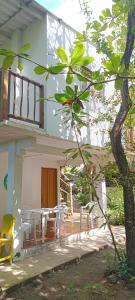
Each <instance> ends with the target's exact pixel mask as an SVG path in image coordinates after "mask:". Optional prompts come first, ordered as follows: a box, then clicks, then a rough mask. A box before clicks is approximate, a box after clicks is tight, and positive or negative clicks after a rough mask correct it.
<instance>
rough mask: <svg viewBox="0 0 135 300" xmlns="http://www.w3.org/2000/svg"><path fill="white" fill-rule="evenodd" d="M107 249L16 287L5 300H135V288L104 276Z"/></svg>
mask: <svg viewBox="0 0 135 300" xmlns="http://www.w3.org/2000/svg"><path fill="white" fill-rule="evenodd" d="M110 252H112V250H110V249H104V250H101V251H100V252H95V253H93V254H89V255H87V256H85V257H84V258H83V259H81V260H77V261H76V262H73V263H70V264H67V265H64V266H62V267H59V269H58V270H57V271H52V272H49V273H48V274H45V275H40V276H38V278H36V279H33V280H32V281H31V282H30V283H27V284H25V285H23V286H20V287H18V288H16V289H15V290H14V291H12V292H11V293H10V294H8V295H7V296H6V297H5V298H4V299H5V300H11V299H12V300H43V299H49V300H55V299H57V300H127V299H128V300H131V299H132V300H135V288H134V287H133V285H132V287H131V286H130V289H129V287H128V288H127V287H126V286H125V285H124V284H122V283H120V282H119V283H117V284H110V283H108V282H107V280H106V278H105V277H104V271H105V269H106V263H107V262H106V261H107V257H108V254H109V253H110Z"/></svg>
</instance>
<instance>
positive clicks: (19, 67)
mask: <svg viewBox="0 0 135 300" xmlns="http://www.w3.org/2000/svg"><path fill="white" fill-rule="evenodd" d="M18 69H19V70H20V72H21V71H22V70H23V63H22V59H21V57H18Z"/></svg>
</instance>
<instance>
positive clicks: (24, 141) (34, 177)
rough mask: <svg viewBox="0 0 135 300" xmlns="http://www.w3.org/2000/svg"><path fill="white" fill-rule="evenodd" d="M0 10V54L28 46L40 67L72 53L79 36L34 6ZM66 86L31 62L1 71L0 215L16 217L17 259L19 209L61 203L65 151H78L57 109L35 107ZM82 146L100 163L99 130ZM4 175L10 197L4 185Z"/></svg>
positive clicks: (27, 1) (16, 0)
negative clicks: (60, 49) (64, 51)
mask: <svg viewBox="0 0 135 300" xmlns="http://www.w3.org/2000/svg"><path fill="white" fill-rule="evenodd" d="M0 4H1V5H0V48H7V49H12V50H15V51H18V52H19V50H20V48H21V47H22V46H23V45H24V44H25V43H28V42H29V43H30V44H31V47H32V51H31V53H32V60H33V61H36V62H38V63H39V64H41V65H52V64H54V62H55V61H56V60H57V57H56V54H55V53H56V49H57V47H58V46H59V45H61V46H64V47H65V48H66V49H67V50H68V51H70V50H71V48H72V43H73V40H74V37H75V34H76V31H75V30H74V29H73V28H71V27H70V26H69V25H67V24H65V23H64V22H63V20H62V19H59V18H57V17H56V16H55V15H53V14H52V13H50V12H49V11H47V10H46V9H45V8H43V7H42V6H40V5H39V4H38V3H37V2H36V1H34V0H23V1H22V0H10V1H4V0H2V1H1V3H0ZM89 49H90V45H89V44H88V51H89ZM64 85H65V78H64V75H58V76H57V77H53V76H52V77H50V78H49V80H48V81H47V82H46V81H45V79H44V77H43V76H42V77H41V76H37V75H35V73H34V72H33V64H32V63H31V62H29V61H27V60H24V69H23V71H22V73H21V74H20V73H17V69H16V65H14V66H13V69H12V71H11V70H10V71H3V70H2V69H1V71H0V203H1V205H0V212H1V214H3V213H6V212H10V213H12V214H14V215H15V216H16V220H17V222H16V237H15V243H14V248H15V250H14V251H15V253H16V252H17V251H21V250H20V247H21V246H20V239H21V238H20V233H21V226H20V224H21V217H20V211H21V209H22V208H33V209H34V208H41V207H53V206H55V205H56V204H57V203H59V201H60V167H61V166H63V165H65V161H66V157H65V155H64V154H63V151H64V150H65V149H67V148H72V147H76V141H75V137H74V134H73V132H72V131H71V130H69V129H67V130H64V129H63V124H62V116H61V115H60V114H58V115H57V116H56V113H57V109H58V108H59V105H58V104H57V103H55V102H54V101H51V100H50V101H45V102H38V101H37V99H38V98H39V97H45V98H47V99H48V98H49V96H53V94H54V93H55V92H56V91H59V90H62V89H63V87H64ZM97 105H98V104H96V103H92V104H91V103H90V105H89V107H90V109H91V110H92V111H93V112H94V111H96V109H97ZM82 142H83V143H84V142H87V143H90V145H91V153H92V154H93V163H95V164H96V163H97V162H98V163H99V162H100V163H101V162H102V161H103V151H102V146H103V142H104V137H103V136H101V134H100V133H98V128H96V127H95V128H94V127H93V128H88V129H85V130H84V131H83V132H82ZM6 174H8V185H7V191H6V190H5V188H4V185H3V180H4V177H5V175H6ZM100 188H101V189H102V183H101V186H100ZM101 189H100V192H101ZM102 196H103V199H104V194H102V193H101V194H100V197H101V201H102Z"/></svg>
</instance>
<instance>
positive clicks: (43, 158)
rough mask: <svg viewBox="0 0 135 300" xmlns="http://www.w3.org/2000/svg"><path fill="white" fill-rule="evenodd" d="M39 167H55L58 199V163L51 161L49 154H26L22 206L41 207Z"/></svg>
mask: <svg viewBox="0 0 135 300" xmlns="http://www.w3.org/2000/svg"><path fill="white" fill-rule="evenodd" d="M41 168H56V169H57V175H58V180H57V185H58V188H57V191H58V195H57V196H58V200H59V176H60V168H59V165H58V163H56V162H55V161H54V162H53V159H52V158H51V156H47V155H33V156H32V157H31V156H26V157H24V161H23V181H22V208H40V207H41Z"/></svg>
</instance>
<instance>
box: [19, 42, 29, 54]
mask: <svg viewBox="0 0 135 300" xmlns="http://www.w3.org/2000/svg"><path fill="white" fill-rule="evenodd" d="M28 50H31V44H30V43H26V44H24V45H23V46H22V48H21V52H25V51H28Z"/></svg>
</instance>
